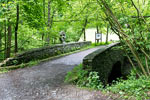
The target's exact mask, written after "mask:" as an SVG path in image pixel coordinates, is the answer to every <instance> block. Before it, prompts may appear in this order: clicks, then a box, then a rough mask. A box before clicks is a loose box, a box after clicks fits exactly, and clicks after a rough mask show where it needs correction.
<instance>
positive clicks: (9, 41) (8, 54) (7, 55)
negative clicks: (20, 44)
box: [6, 19, 12, 58]
mask: <svg viewBox="0 0 150 100" xmlns="http://www.w3.org/2000/svg"><path fill="white" fill-rule="evenodd" d="M8 24H9V25H8V36H7V53H6V58H9V57H10V53H11V36H12V34H11V24H10V23H9V19H8Z"/></svg>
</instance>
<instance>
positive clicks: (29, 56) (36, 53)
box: [0, 41, 91, 66]
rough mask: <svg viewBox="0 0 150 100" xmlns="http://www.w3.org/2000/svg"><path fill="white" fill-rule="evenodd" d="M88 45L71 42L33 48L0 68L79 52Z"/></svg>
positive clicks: (88, 43) (86, 43) (87, 42)
mask: <svg viewBox="0 0 150 100" xmlns="http://www.w3.org/2000/svg"><path fill="white" fill-rule="evenodd" d="M88 45H91V42H90V41H85V42H72V43H65V44H57V45H54V46H46V47H42V48H35V49H31V50H29V51H26V52H24V53H21V54H18V55H16V56H15V57H13V58H10V59H8V60H6V61H5V62H4V63H1V64H0V66H4V65H6V66H10V65H17V64H21V63H27V62H29V61H31V60H37V59H44V58H48V57H53V56H57V55H60V54H63V53H68V52H71V51H75V50H79V49H81V48H83V47H85V46H88Z"/></svg>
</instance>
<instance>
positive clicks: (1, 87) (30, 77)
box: [0, 46, 111, 100]
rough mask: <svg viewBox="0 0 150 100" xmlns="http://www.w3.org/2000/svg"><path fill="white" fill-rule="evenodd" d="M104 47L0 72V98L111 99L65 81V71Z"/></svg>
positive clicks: (5, 99)
mask: <svg viewBox="0 0 150 100" xmlns="http://www.w3.org/2000/svg"><path fill="white" fill-rule="evenodd" d="M103 47H104V46H100V47H96V48H92V49H89V50H85V51H81V52H78V53H75V54H71V55H68V56H64V57H61V58H58V59H54V60H50V61H47V62H43V63H40V64H39V65H36V66H33V67H30V68H24V69H17V70H14V71H11V72H8V73H5V74H0V100H111V99H110V98H109V97H106V96H104V95H103V94H102V93H101V92H100V91H92V90H87V89H80V88H78V87H76V86H73V85H68V84H66V83H64V77H65V75H66V73H67V72H68V71H70V70H72V69H73V67H74V66H76V65H78V64H80V63H81V62H82V60H83V58H84V57H85V56H86V55H88V54H89V53H91V52H93V51H95V50H97V49H99V48H103Z"/></svg>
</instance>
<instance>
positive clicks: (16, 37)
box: [15, 4, 19, 53]
mask: <svg viewBox="0 0 150 100" xmlns="http://www.w3.org/2000/svg"><path fill="white" fill-rule="evenodd" d="M16 9H17V13H16V26H15V53H16V52H18V24H19V4H17V6H16Z"/></svg>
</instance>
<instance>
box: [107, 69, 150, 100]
mask: <svg viewBox="0 0 150 100" xmlns="http://www.w3.org/2000/svg"><path fill="white" fill-rule="evenodd" d="M105 91H110V92H112V93H114V94H116V93H117V94H118V93H119V95H120V96H121V97H122V98H124V99H129V100H130V99H131V100H149V99H150V77H146V76H141V77H139V78H138V79H137V78H136V75H135V74H134V73H133V72H132V73H131V75H130V76H129V77H128V79H127V80H120V81H119V82H117V83H116V84H113V85H111V86H107V87H106V89H105Z"/></svg>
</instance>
